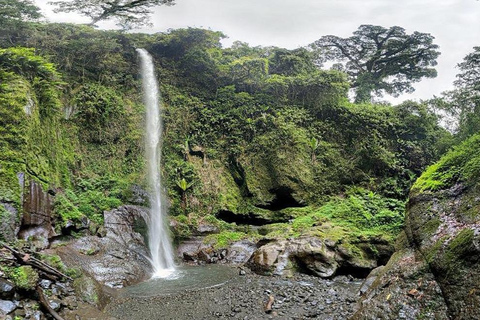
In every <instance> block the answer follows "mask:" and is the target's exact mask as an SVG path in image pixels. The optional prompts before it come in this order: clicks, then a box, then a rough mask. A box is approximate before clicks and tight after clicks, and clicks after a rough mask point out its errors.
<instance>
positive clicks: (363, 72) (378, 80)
mask: <svg viewBox="0 0 480 320" xmlns="http://www.w3.org/2000/svg"><path fill="white" fill-rule="evenodd" d="M433 39H434V37H433V36H431V35H430V34H428V33H420V32H414V33H412V34H407V33H406V32H405V29H403V28H401V27H397V26H394V27H390V28H388V29H387V28H384V27H381V26H374V25H361V26H360V27H359V28H358V30H357V31H355V32H354V33H353V36H351V37H348V38H340V37H337V36H333V35H328V36H324V37H321V38H320V39H319V40H317V41H315V42H314V43H313V44H312V45H311V46H312V47H313V48H314V49H317V50H319V51H320V52H321V54H322V57H323V59H324V60H332V61H336V62H340V64H337V65H336V67H337V68H339V69H341V70H343V71H345V72H346V73H347V74H348V75H349V76H350V78H351V85H352V88H355V90H356V97H355V101H356V102H368V101H370V100H371V98H372V93H374V94H375V95H377V96H382V95H383V93H388V94H391V95H393V96H398V95H399V94H400V93H403V92H413V91H414V88H413V87H412V83H413V82H418V81H420V79H422V78H423V77H427V78H433V77H436V75H437V72H436V70H435V69H434V68H432V67H433V66H435V65H436V64H437V62H436V59H437V57H438V56H439V55H440V52H439V51H437V49H438V46H437V45H436V44H434V43H433Z"/></svg>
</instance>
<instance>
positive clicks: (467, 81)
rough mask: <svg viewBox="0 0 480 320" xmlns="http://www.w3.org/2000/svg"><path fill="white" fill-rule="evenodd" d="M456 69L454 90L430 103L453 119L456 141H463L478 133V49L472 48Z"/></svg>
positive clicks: (479, 89) (479, 116) (479, 69)
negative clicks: (458, 71)
mask: <svg viewBox="0 0 480 320" xmlns="http://www.w3.org/2000/svg"><path fill="white" fill-rule="evenodd" d="M458 68H459V69H460V73H459V74H457V80H456V81H455V82H454V85H455V89H454V90H451V91H447V92H444V93H443V96H442V98H437V99H434V100H432V101H431V103H432V104H433V105H434V106H435V107H437V108H439V109H443V110H444V111H446V112H447V114H448V116H449V117H450V118H453V120H454V122H455V123H456V128H454V129H456V133H457V139H459V140H464V139H466V138H468V137H469V136H471V135H472V134H474V133H477V132H479V131H480V47H474V48H473V52H472V53H469V54H468V55H467V56H466V57H465V58H464V59H463V62H461V63H459V64H458Z"/></svg>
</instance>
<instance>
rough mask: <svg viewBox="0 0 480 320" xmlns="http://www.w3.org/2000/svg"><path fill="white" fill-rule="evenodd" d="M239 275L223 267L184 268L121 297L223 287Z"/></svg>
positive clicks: (135, 288) (122, 293)
mask: <svg viewBox="0 0 480 320" xmlns="http://www.w3.org/2000/svg"><path fill="white" fill-rule="evenodd" d="M237 274H238V270H237V269H236V268H232V267H228V266H222V265H206V266H182V267H178V268H177V269H175V272H174V273H173V274H171V275H170V276H169V277H167V278H152V279H150V280H148V281H145V282H141V283H138V284H136V285H133V286H129V287H126V288H123V289H121V290H120V292H119V295H120V296H123V297H132V298H147V297H157V296H164V295H171V294H177V293H181V292H185V291H191V290H198V289H204V288H211V287H216V286H220V285H223V284H225V283H227V282H228V281H230V280H231V279H233V278H234V277H235V275H237Z"/></svg>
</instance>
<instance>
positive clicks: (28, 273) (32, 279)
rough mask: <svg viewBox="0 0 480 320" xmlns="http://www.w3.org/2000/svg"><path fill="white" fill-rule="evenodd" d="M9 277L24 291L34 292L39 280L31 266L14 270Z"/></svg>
mask: <svg viewBox="0 0 480 320" xmlns="http://www.w3.org/2000/svg"><path fill="white" fill-rule="evenodd" d="M8 275H9V277H10V278H11V279H12V281H13V283H14V284H15V285H16V286H17V287H19V288H20V289H24V290H34V289H35V287H36V285H37V282H38V279H39V276H38V273H37V272H36V271H35V270H34V269H33V268H32V267H31V266H20V267H17V268H13V269H12V270H10V272H9V274H8Z"/></svg>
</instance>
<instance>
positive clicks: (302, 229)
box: [264, 188, 405, 242]
mask: <svg viewBox="0 0 480 320" xmlns="http://www.w3.org/2000/svg"><path fill="white" fill-rule="evenodd" d="M404 209H405V204H404V202H402V201H399V200H396V199H392V198H386V197H383V196H381V195H379V194H377V193H374V192H371V191H368V190H365V189H362V188H352V189H350V190H349V191H348V192H347V193H346V194H345V195H344V196H343V197H340V196H336V197H331V199H330V200H329V201H327V202H326V203H325V204H323V205H322V206H318V207H316V206H308V207H303V208H290V209H285V210H284V214H285V215H287V216H288V215H289V216H291V217H294V219H293V220H292V222H291V223H279V224H274V225H272V226H270V227H269V228H267V230H266V231H264V234H266V236H267V237H274V238H286V237H298V236H300V235H305V234H313V235H321V236H322V237H326V238H328V239H331V240H345V241H348V242H351V241H353V242H355V241H357V240H358V239H360V238H365V237H367V238H369V237H378V236H380V237H382V238H384V239H388V240H393V239H395V238H396V236H397V235H398V234H399V233H400V231H401V230H402V229H403V221H404Z"/></svg>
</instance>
